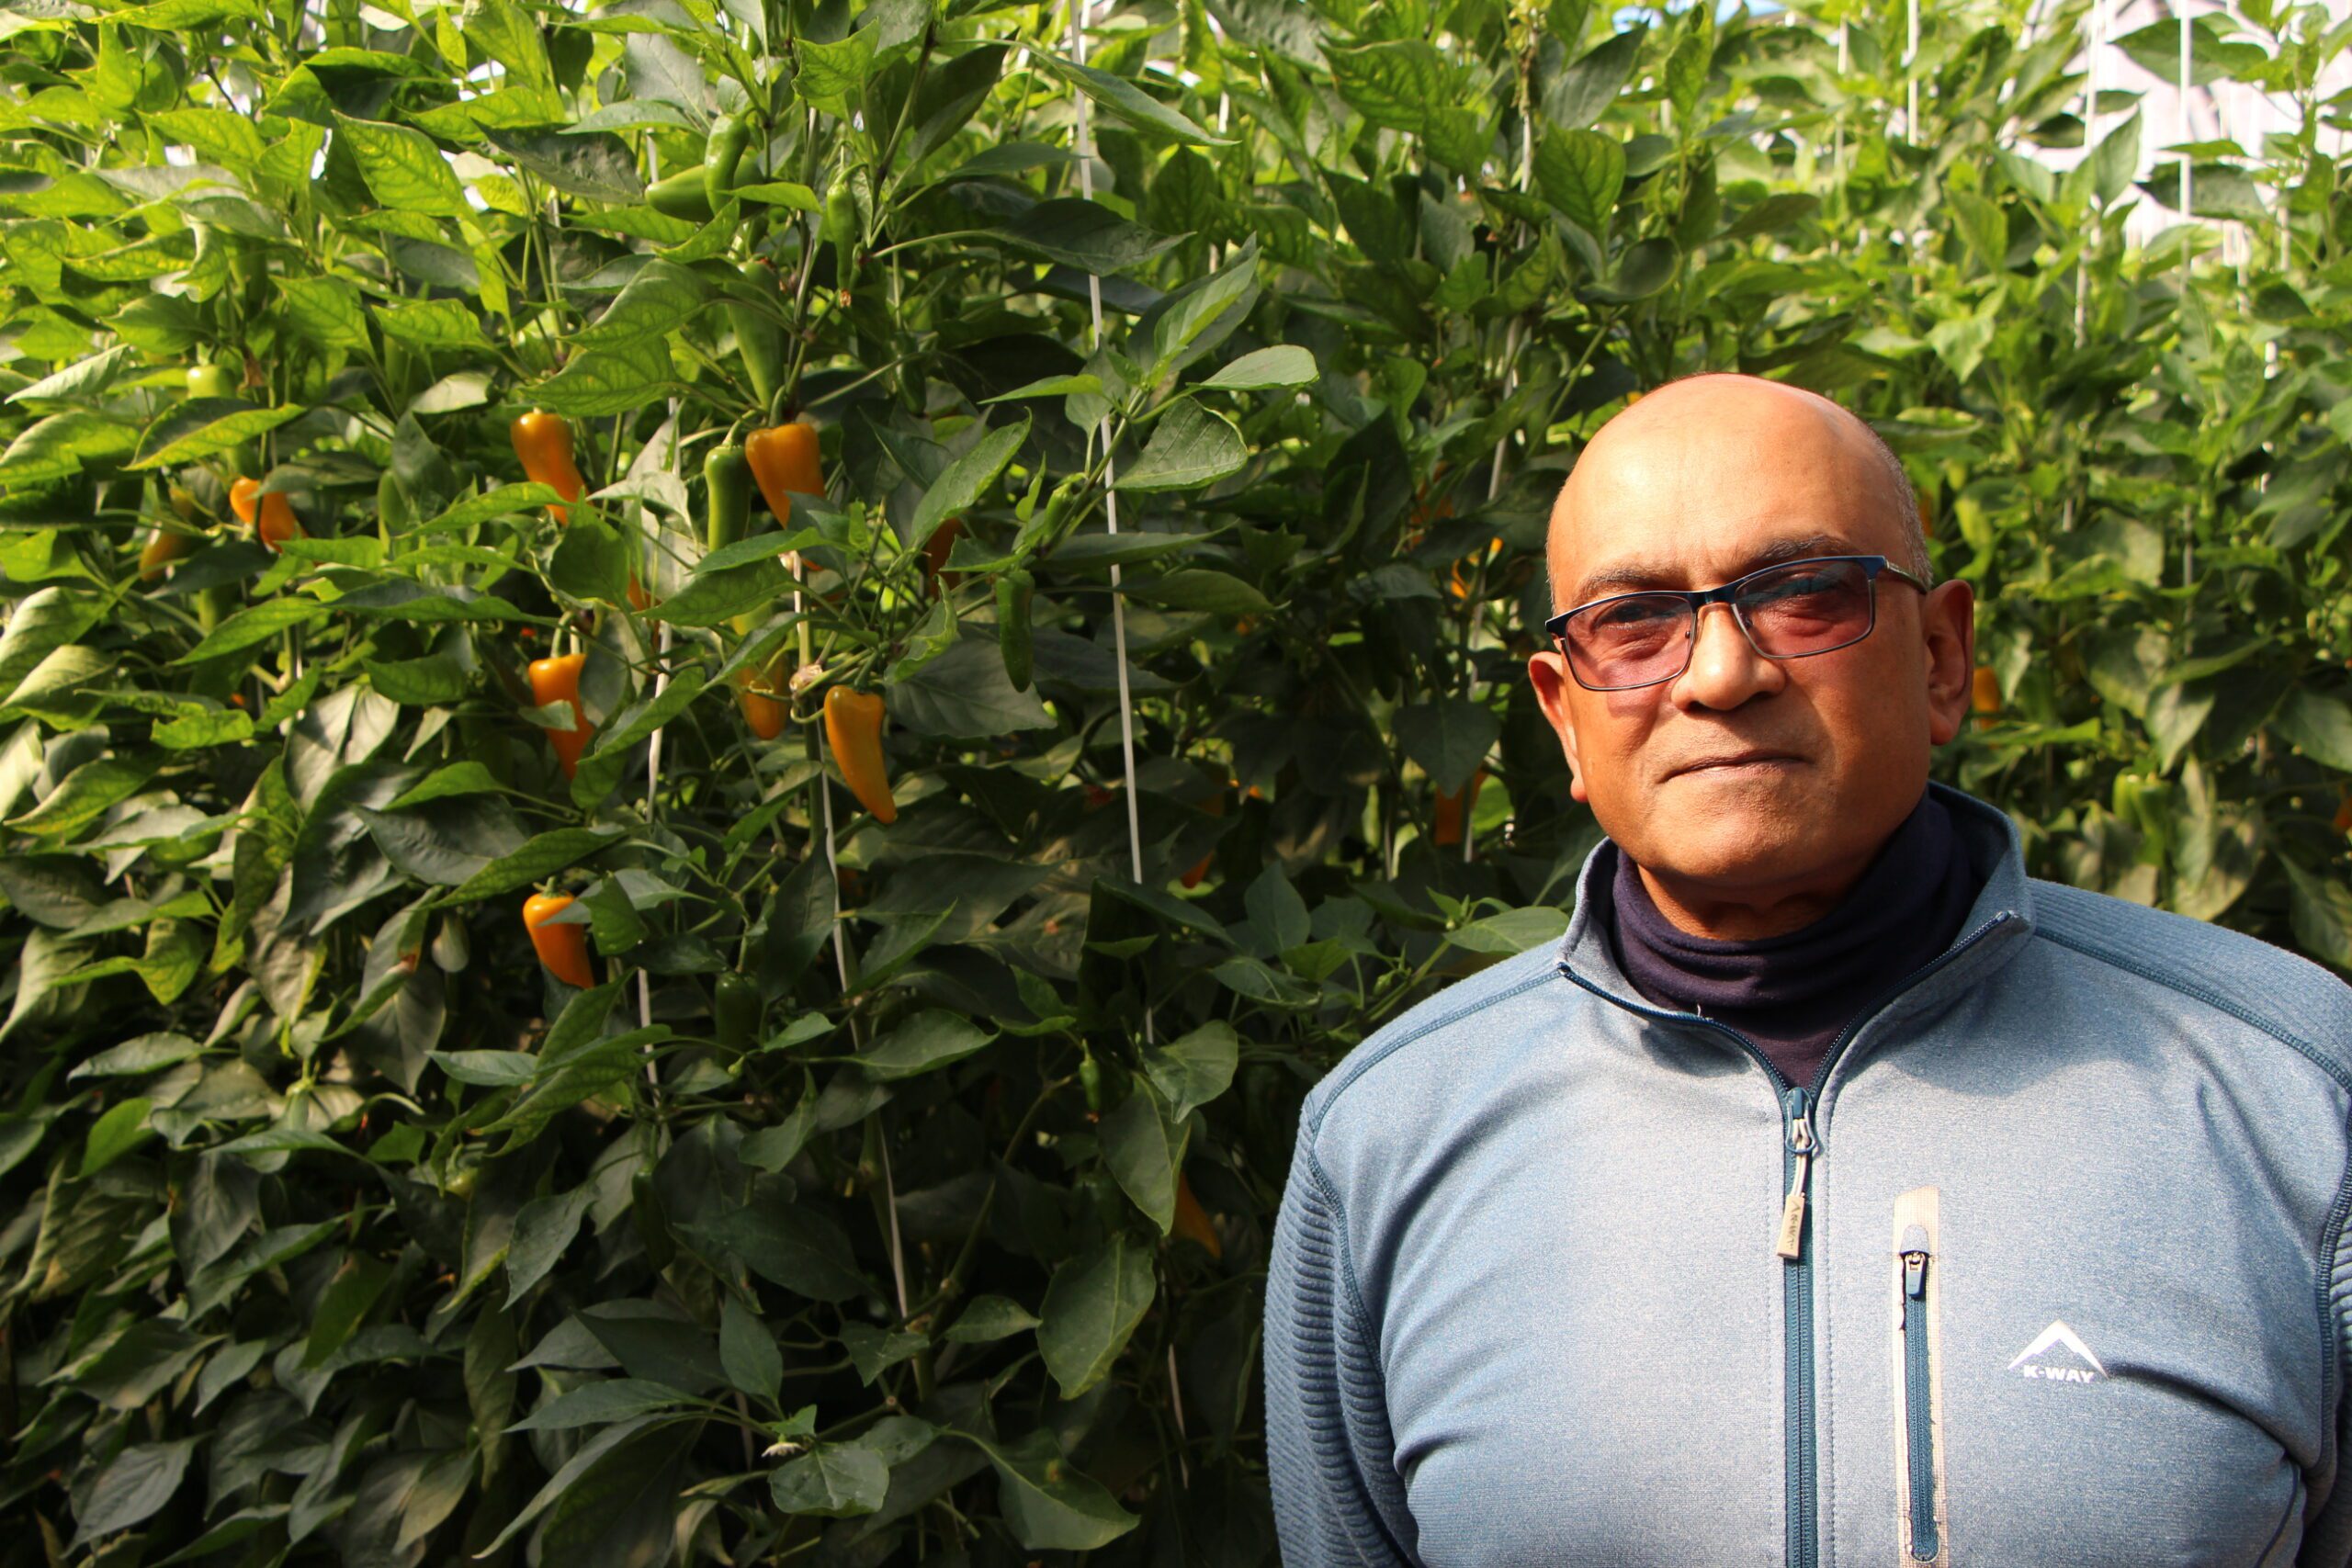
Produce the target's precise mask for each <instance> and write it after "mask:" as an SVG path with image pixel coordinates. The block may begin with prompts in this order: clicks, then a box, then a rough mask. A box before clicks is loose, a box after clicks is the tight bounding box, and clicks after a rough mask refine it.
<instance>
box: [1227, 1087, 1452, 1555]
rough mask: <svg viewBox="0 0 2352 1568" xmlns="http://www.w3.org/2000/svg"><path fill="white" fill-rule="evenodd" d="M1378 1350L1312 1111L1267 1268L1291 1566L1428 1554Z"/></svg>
mask: <svg viewBox="0 0 2352 1568" xmlns="http://www.w3.org/2000/svg"><path fill="white" fill-rule="evenodd" d="M1376 1348H1377V1347H1376V1342H1375V1340H1374V1336H1373V1333H1372V1328H1371V1325H1370V1323H1369V1322H1368V1321H1367V1318H1366V1315H1365V1313H1364V1310H1363V1297H1362V1296H1361V1295H1360V1294H1358V1292H1357V1289H1356V1282H1355V1275H1354V1269H1353V1266H1352V1264H1351V1261H1350V1258H1349V1255H1348V1247H1347V1231H1346V1227H1345V1224H1344V1223H1343V1221H1342V1218H1341V1215H1340V1202H1339V1195H1338V1193H1337V1191H1336V1190H1334V1189H1333V1188H1332V1186H1331V1184H1330V1182H1329V1179H1327V1178H1326V1177H1325V1175H1324V1173H1323V1168H1322V1167H1321V1166H1320V1165H1319V1164H1318V1163H1317V1160H1316V1157H1315V1148H1314V1122H1313V1119H1312V1118H1307V1119H1303V1120H1302V1122H1301V1123H1300V1127H1299V1136H1298V1144H1297V1146H1296V1148H1295V1150H1294V1151H1293V1152H1292V1155H1291V1168H1290V1181H1289V1185H1288V1186H1287V1187H1285V1188H1284V1189H1283V1202H1282V1209H1281V1212H1280V1213H1278V1214H1277V1215H1276V1217H1275V1221H1274V1237H1273V1247H1272V1256H1271V1257H1270V1258H1269V1259H1268V1264H1267V1273H1266V1339H1265V1352H1266V1465H1267V1471H1268V1474H1269V1479H1270V1481H1271V1483H1272V1489H1273V1500H1274V1525H1275V1530H1276V1534H1277V1535H1278V1537H1279V1538H1280V1540H1281V1543H1282V1560H1283V1564H1284V1565H1285V1568H1330V1565H1336V1564H1351V1565H1352V1564H1365V1565H1370V1568H1390V1565H1392V1564H1393V1565H1397V1568H1402V1565H1404V1564H1407V1563H1414V1562H1418V1561H1419V1559H1418V1558H1416V1557H1414V1556H1413V1555H1412V1550H1411V1546H1410V1544H1409V1543H1410V1541H1411V1539H1412V1537H1413V1534H1414V1532H1413V1529H1412V1523H1411V1516H1410V1515H1409V1514H1408V1512H1407V1511H1406V1508H1405V1495H1404V1487H1403V1485H1402V1483H1400V1482H1399V1481H1398V1480H1397V1472H1396V1469H1395V1465H1394V1461H1393V1455H1394V1451H1395V1439H1394V1438H1393V1436H1392V1435H1391V1433H1390V1430H1389V1426H1388V1410H1387V1404H1386V1402H1385V1397H1384V1395H1383V1393H1382V1391H1381V1378H1380V1361H1379V1358H1378V1355H1377V1354H1376Z"/></svg>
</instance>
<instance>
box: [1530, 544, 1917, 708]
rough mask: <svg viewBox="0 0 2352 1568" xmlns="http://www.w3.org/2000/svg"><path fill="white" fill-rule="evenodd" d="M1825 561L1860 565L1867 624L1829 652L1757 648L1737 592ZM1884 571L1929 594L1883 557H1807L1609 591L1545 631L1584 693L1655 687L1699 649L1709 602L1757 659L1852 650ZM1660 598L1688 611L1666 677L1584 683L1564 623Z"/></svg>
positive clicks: (1863, 633) (1873, 612)
mask: <svg viewBox="0 0 2352 1568" xmlns="http://www.w3.org/2000/svg"><path fill="white" fill-rule="evenodd" d="M1824 561H1857V562H1860V565H1861V568H1862V584H1863V586H1864V587H1865V588H1867V589H1868V590H1869V591H1870V620H1869V621H1868V623H1867V624H1865V625H1864V626H1863V627H1862V629H1861V630H1860V631H1859V632H1857V633H1855V634H1854V635H1853V636H1852V637H1848V638H1847V639H1846V640H1845V641H1844V642H1836V643H1831V644H1830V645H1829V646H1828V647H1827V648H1808V649H1805V650H1804V652H1803V653H1767V652H1765V651H1764V649H1763V648H1762V647H1761V646H1760V645H1758V642H1757V640H1756V632H1755V630H1754V628H1753V627H1751V626H1748V624H1747V614H1746V613H1745V612H1744V611H1743V610H1742V608H1741V606H1740V604H1739V597H1738V595H1739V592H1740V591H1741V590H1742V589H1744V588H1746V587H1747V585H1748V584H1749V583H1751V582H1753V581H1756V579H1758V578H1759V577H1763V576H1765V575H1767V574H1769V573H1771V572H1776V571H1786V570H1789V568H1791V567H1792V566H1817V565H1819V564H1820V563H1822V562H1824ZM1882 571H1883V572H1886V573H1887V574H1889V575H1890V576H1893V577H1895V578H1898V579H1900V580H1901V581H1905V582H1907V583H1909V584H1910V585H1911V586H1912V587H1914V588H1916V589H1917V590H1918V591H1919V592H1922V593H1925V592H1928V591H1929V588H1928V582H1927V581H1925V580H1924V579H1922V578H1921V577H1919V576H1918V575H1917V573H1914V572H1908V571H1905V570H1903V569H1902V568H1901V567H1899V566H1896V565H1895V564H1894V562H1893V561H1891V560H1889V559H1887V558H1885V557H1884V556H1805V557H1803V558H1799V559H1797V560H1783V561H1774V562H1773V563H1772V564H1771V565H1770V566H1760V567H1758V568H1757V569H1756V570H1754V571H1751V572H1748V573H1747V574H1745V575H1744V576H1740V577H1735V578H1733V579H1732V580H1731V581H1729V582H1726V583H1724V585H1723V586H1722V587H1720V588H1640V589H1635V590H1634V591H1632V592H1625V593H1611V594H1610V595H1609V596H1608V597H1607V598H1605V599H1591V600H1588V601H1586V602H1585V603H1584V604H1578V605H1576V606H1575V607H1574V608H1571V609H1566V610H1563V611H1561V612H1560V613H1559V614H1558V615H1554V616H1553V617H1551V619H1549V620H1547V621H1545V622H1544V630H1545V631H1547V632H1549V633H1550V634H1551V635H1552V639H1553V640H1554V641H1555V642H1557V643H1558V644H1559V645H1560V660H1561V662H1563V663H1565V664H1566V665H1567V667H1568V673H1569V674H1570V675H1571V676H1573V677H1575V680H1576V682H1577V685H1579V686H1582V687H1583V688H1584V689H1585V690H1586V691H1588V692H1633V691H1638V690H1640V689H1641V688H1642V687H1644V686H1656V685H1660V684H1662V683H1664V682H1668V681H1671V680H1673V679H1675V678H1676V677H1677V676H1679V675H1680V674H1681V673H1682V672H1683V671H1686V670H1688V669H1690V668H1691V654H1692V652H1693V651H1694V650H1695V649H1697V648H1698V646H1699V615H1700V612H1701V611H1702V610H1704V609H1705V608H1706V607H1707V606H1708V605H1710V604H1727V605H1729V606H1730V607H1731V618H1732V620H1733V621H1734V622H1735V623H1736V624H1737V626H1739V635H1740V636H1742V637H1746V638H1747V646H1748V647H1750V648H1752V649H1756V652H1757V655H1758V657H1759V658H1763V659H1777V660H1785V659H1810V658H1812V657H1813V656H1814V655H1815V654H1816V653H1835V652H1837V651H1838V649H1841V648H1851V647H1853V646H1854V644H1856V643H1858V642H1860V641H1861V640H1862V639H1863V638H1864V637H1869V636H1870V635H1871V633H1872V632H1874V631H1876V630H1877V629H1878V574H1879V573H1880V572H1882ZM1660 597H1663V598H1670V599H1679V600H1681V601H1682V602H1683V603H1684V604H1688V605H1689V606H1690V607H1691V621H1690V629H1689V630H1688V631H1687V632H1686V633H1685V634H1684V635H1683V638H1682V662H1681V663H1680V664H1679V665H1677V666H1676V667H1675V668H1674V669H1673V670H1672V671H1668V673H1666V674H1664V675H1657V676H1653V677H1652V678H1651V679H1649V680H1647V681H1632V682H1626V683H1625V684H1624V685H1622V686H1596V685H1594V684H1593V683H1592V682H1589V681H1588V680H1586V679H1585V678H1584V675H1583V673H1582V672H1581V671H1578V670H1577V660H1576V655H1574V654H1573V653H1571V652H1569V651H1568V646H1567V627H1568V622H1569V621H1570V620H1571V619H1573V618H1574V617H1576V616H1577V615H1583V614H1584V613H1585V612H1586V611H1588V610H1597V609H1600V607H1601V606H1602V605H1604V604H1616V603H1617V602H1618V601H1619V600H1622V599H1639V598H1660Z"/></svg>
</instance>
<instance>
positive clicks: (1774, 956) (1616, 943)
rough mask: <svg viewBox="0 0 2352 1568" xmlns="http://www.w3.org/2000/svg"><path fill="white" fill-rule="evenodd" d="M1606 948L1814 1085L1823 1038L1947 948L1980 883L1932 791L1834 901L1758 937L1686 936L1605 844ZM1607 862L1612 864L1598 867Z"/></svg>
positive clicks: (1633, 972) (1647, 992)
mask: <svg viewBox="0 0 2352 1568" xmlns="http://www.w3.org/2000/svg"><path fill="white" fill-rule="evenodd" d="M1607 852H1609V853H1611V854H1612V855H1615V856H1616V864H1615V867H1614V869H1613V872H1611V898H1612V902H1613V905H1614V908H1613V911H1612V914H1613V919H1612V920H1611V947H1612V948H1613V949H1614V950H1615V952H1616V954H1617V962H1618V965H1619V967H1621V968H1622V969H1623V970H1624V972H1625V977H1626V978H1627V979H1629V980H1631V981H1632V982H1633V984H1634V989H1636V990H1638V991H1640V992H1641V994H1642V995H1643V996H1645V997H1646V998H1649V999H1650V1001H1651V1002H1653V1003H1655V1004H1656V1005H1657V1006H1659V1007H1663V1008H1672V1009H1674V1010H1678V1011H1681V1012H1696V1013H1699V1014H1702V1016H1704V1017H1707V1018H1712V1019H1718V1020H1721V1021H1723V1022H1724V1023H1727V1024H1729V1025H1731V1026H1732V1027H1733V1028H1734V1029H1736V1030H1738V1031H1740V1032H1742V1033H1744V1034H1746V1035H1747V1037H1748V1038H1749V1039H1751V1040H1753V1041H1755V1042H1756V1043H1757V1044H1758V1046H1759V1047H1761V1048H1762V1050H1763V1052H1764V1054H1765V1055H1767V1056H1770V1058H1771V1059H1772V1064H1773V1066H1777V1067H1779V1068H1780V1069H1781V1076H1782V1077H1786V1078H1787V1079H1788V1080H1789V1081H1790V1082H1791V1083H1792V1084H1798V1085H1807V1084H1810V1083H1812V1081H1813V1076H1814V1072H1815V1069H1816V1068H1817V1067H1819V1066H1820V1065H1821V1058H1822V1056H1823V1055H1825V1054H1826V1052H1827V1051H1828V1049H1829V1046H1830V1043H1831V1042H1833V1041H1834V1040H1836V1039H1837V1037H1838V1034H1839V1033H1840V1032H1842V1031H1843V1030H1844V1029H1845V1027H1846V1025H1847V1024H1848V1023H1849V1022H1851V1021H1853V1020H1854V1018H1855V1016H1856V1015H1857V1014H1858V1013H1860V1011H1861V1010H1862V1009H1864V1008H1865V1007H1867V1006H1868V1005H1869V1004H1870V1003H1871V1002H1872V1001H1874V1000H1875V999H1877V998H1878V997H1879V995H1880V994H1881V993H1883V992H1884V991H1886V990H1887V989H1889V988H1891V987H1894V985H1895V984H1896V983H1898V982H1899V981H1901V980H1902V979H1903V977H1904V976H1906V975H1908V974H1910V973H1911V971H1912V970H1914V969H1917V968H1918V967H1920V966H1921V965H1922V964H1927V963H1928V962H1929V961H1930V960H1932V959H1933V958H1934V957H1935V956H1936V955H1937V954H1938V953H1941V952H1942V951H1943V950H1944V949H1945V948H1947V947H1949V946H1951V942H1952V939H1953V938H1954V937H1956V936H1958V935H1959V934H1960V927H1961V922H1962V920H1964V919H1967V916H1968V910H1969V907H1970V906H1971V905H1973V903H1974V902H1975V901H1976V894H1977V891H1978V888H1979V886H1980V884H1981V879H1980V878H1979V877H1978V876H1977V874H1976V871H1975V868H1974V866H1973V865H1972V864H1971V863H1970V862H1969V858H1968V850H1967V846H1966V845H1964V844H1963V843H1962V842H1961V839H1960V835H1959V833H1958V832H1957V831H1955V830H1954V829H1953V827H1952V822H1951V813H1950V812H1949V811H1947V810H1946V809H1945V808H1944V806H1943V803H1942V802H1941V801H1939V800H1938V799H1936V797H1935V795H1934V793H1933V792H1932V791H1930V792H1928V793H1927V794H1925V795H1922V796H1921V797H1920V800H1919V804H1918V805H1917V807H1914V808H1913V809H1912V812H1911V815H1910V816H1909V817H1906V818H1904V820H1903V825H1902V826H1901V827H1899V828H1897V829H1895V830H1894V835H1893V836H1892V837H1890V838H1889V839H1888V840H1887V841H1886V845H1885V847H1884V848H1883V849H1882V850H1881V851H1880V852H1879V855H1878V858H1877V859H1876V860H1874V861H1872V862H1871V866H1870V869H1869V870H1868V871H1865V872H1864V873H1863V874H1862V876H1861V880H1860V881H1859V882H1857V883H1855V884H1854V886H1853V888H1852V890H1851V891H1850V892H1849V893H1848V894H1847V895H1846V897H1845V898H1844V899H1843V900H1842V901H1841V902H1840V903H1839V904H1838V907H1837V908H1834V909H1832V910H1830V911H1829V913H1827V914H1826V915H1824V916H1822V917H1821V919H1817V920H1815V921H1814V922H1813V923H1812V924H1811V925H1808V926H1801V927H1799V928H1798V929H1797V930H1795V931H1786V932H1783V933H1782V934H1781V935H1779V936H1773V937H1766V938H1763V939H1762V940H1760V941H1757V942H1716V941H1712V940H1710V939H1708V938H1705V937H1696V936H1691V935H1690V934H1689V933H1687V932H1685V931H1681V930H1679V928H1677V927H1676V926H1675V925H1674V924H1673V923H1672V922H1671V921H1669V920H1668V919H1667V918H1666V917H1665V916H1664V915H1663V914H1661V913H1660V912H1659V910H1658V907H1657V904H1656V902H1654V901H1653V900H1652V899H1651V897H1650V894H1649V889H1648V887H1647V886H1645V885H1644V884H1643V882H1642V878H1641V874H1640V873H1638V872H1637V871H1636V870H1635V869H1634V863H1633V861H1632V860H1631V859H1630V858H1628V857H1627V856H1626V855H1624V854H1623V853H1621V852H1619V851H1618V850H1617V847H1616V846H1615V845H1614V844H1613V843H1612V844H1611V845H1609V846H1608V850H1607ZM1602 869H1604V870H1607V869H1608V868H1602Z"/></svg>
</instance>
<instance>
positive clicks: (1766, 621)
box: [1736, 560, 1871, 659]
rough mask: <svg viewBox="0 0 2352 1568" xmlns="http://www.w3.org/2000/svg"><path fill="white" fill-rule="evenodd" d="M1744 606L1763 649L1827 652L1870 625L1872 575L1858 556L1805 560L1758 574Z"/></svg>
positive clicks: (1776, 653) (1744, 594)
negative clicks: (1839, 558)
mask: <svg viewBox="0 0 2352 1568" xmlns="http://www.w3.org/2000/svg"><path fill="white" fill-rule="evenodd" d="M1736 603H1737V604H1738V606H1739V609H1740V611H1741V613H1742V614H1743V615H1746V616H1747V626H1748V630H1749V633H1750V635H1751V636H1753V637H1754V638H1755V640H1756V646H1757V648H1758V650H1760V651H1761V652H1763V653H1765V654H1766V655H1768V656H1770V657H1773V658H1783V659H1784V658H1787V657H1789V656H1790V655H1792V654H1800V653H1824V652H1826V651H1828V650H1829V649H1833V648H1837V647H1839V646H1841V645H1842V644H1845V643H1849V642H1853V641H1855V640H1857V639H1858V638H1860V637H1862V636H1864V635H1865V634H1866V633H1868V632H1869V630H1870V629H1871V581H1870V575H1869V573H1867V572H1865V571H1864V570H1862V567H1861V563H1860V562H1859V561H1849V560H1847V561H1801V562H1798V563H1795V564H1793V565H1791V566H1787V567H1784V568H1782V569H1781V570H1778V571H1774V572H1771V573H1770V574H1768V575H1766V576H1762V577H1758V579H1756V581H1753V582H1751V583H1749V584H1748V585H1747V587H1746V588H1745V589H1744V590H1742V591H1741V592H1740V594H1739V596H1738V598H1737V601H1736Z"/></svg>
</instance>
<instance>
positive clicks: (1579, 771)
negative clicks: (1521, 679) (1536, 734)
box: [1527, 652, 1591, 805]
mask: <svg viewBox="0 0 2352 1568" xmlns="http://www.w3.org/2000/svg"><path fill="white" fill-rule="evenodd" d="M1527 678H1528V679H1529V680H1530V681H1532V682H1534V683H1535V701H1536V705H1538V706H1540V707H1541V708H1543V710H1544V717H1545V718H1546V719H1549V720H1550V721H1551V724H1552V732H1553V733H1554V734H1555V735H1557V736H1558V737H1559V738H1560V754H1561V755H1562V756H1563V757H1565V758H1566V759H1567V763H1568V795H1569V796H1570V798H1572V799H1574V800H1575V801H1576V802H1577V804H1578V805H1589V804H1591V802H1590V800H1589V797H1588V796H1587V795H1586V794H1585V787H1584V765H1583V763H1582V762H1581V761H1578V760H1577V726H1576V719H1575V718H1574V717H1573V716H1571V715H1570V714H1569V712H1568V685H1569V683H1570V682H1572V681H1574V680H1575V677H1574V676H1572V675H1570V674H1569V673H1568V667H1567V665H1566V662H1565V661H1564V660H1562V659H1561V657H1560V655H1559V654H1558V653H1556V652H1543V653H1532V654H1530V655H1528V659H1527Z"/></svg>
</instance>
